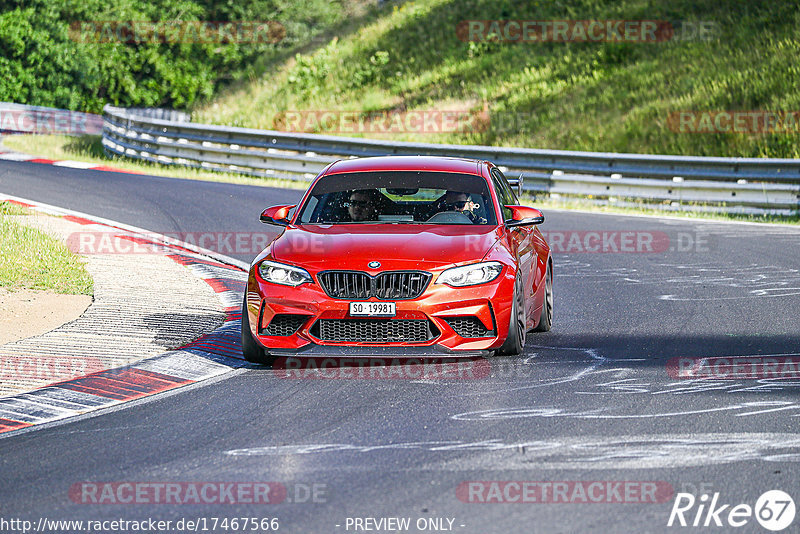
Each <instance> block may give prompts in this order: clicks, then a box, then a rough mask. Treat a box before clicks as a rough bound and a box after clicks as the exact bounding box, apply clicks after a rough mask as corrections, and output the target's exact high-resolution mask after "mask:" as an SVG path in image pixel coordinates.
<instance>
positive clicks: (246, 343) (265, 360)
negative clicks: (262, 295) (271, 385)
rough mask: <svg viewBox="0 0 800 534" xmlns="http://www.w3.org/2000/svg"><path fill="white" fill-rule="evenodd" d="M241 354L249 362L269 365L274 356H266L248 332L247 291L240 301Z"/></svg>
mask: <svg viewBox="0 0 800 534" xmlns="http://www.w3.org/2000/svg"><path fill="white" fill-rule="evenodd" d="M242 354H243V355H244V359H245V360H247V361H248V362H251V363H262V364H265V365H270V364H272V362H273V361H274V360H275V358H272V357H269V356H267V352H266V351H265V350H264V348H263V347H262V346H261V345H259V344H258V343H257V342H256V340H255V339H253V334H252V333H250V316H249V314H248V313H247V293H245V297H244V301H243V302H242Z"/></svg>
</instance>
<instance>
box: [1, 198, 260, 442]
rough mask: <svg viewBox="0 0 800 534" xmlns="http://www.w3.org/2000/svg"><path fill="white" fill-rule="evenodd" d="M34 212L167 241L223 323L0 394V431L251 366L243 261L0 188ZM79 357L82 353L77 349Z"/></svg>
mask: <svg viewBox="0 0 800 534" xmlns="http://www.w3.org/2000/svg"><path fill="white" fill-rule="evenodd" d="M4 200H5V201H8V202H12V203H15V204H18V205H21V206H24V207H27V208H30V209H32V210H35V211H39V212H43V213H47V214H51V215H57V216H61V217H65V218H68V219H69V220H70V221H73V222H77V223H80V224H86V225H97V224H100V225H104V226H107V227H108V228H109V230H115V231H119V232H120V234H124V236H125V237H126V238H129V239H132V240H136V241H137V242H139V243H140V244H148V243H150V244H153V246H157V247H159V248H160V249H162V250H163V249H164V247H167V251H166V256H167V257H169V258H171V259H172V260H174V261H175V262H177V263H179V264H181V265H185V266H186V267H188V268H189V270H191V271H192V273H194V274H195V275H196V276H198V277H199V278H202V279H203V280H204V281H205V282H206V283H208V284H209V285H210V286H211V288H212V289H213V290H214V291H215V292H216V294H217V297H218V298H219V300H220V301H221V303H222V306H223V308H224V310H225V314H226V319H225V321H224V323H223V324H222V326H220V327H219V328H217V329H216V330H214V331H213V332H211V333H209V334H207V335H205V336H203V337H201V338H200V339H197V340H195V341H193V342H191V343H189V344H187V345H185V346H183V347H181V348H179V349H177V350H173V351H169V352H165V353H164V354H161V355H158V356H155V357H151V358H148V359H145V360H141V361H139V362H136V363H133V364H131V365H127V366H124V367H119V368H116V369H108V370H104V371H99V372H96V373H91V374H89V375H86V376H82V377H79V378H75V379H71V380H66V381H63V382H58V383H55V384H51V385H48V386H46V387H43V388H41V389H37V390H34V391H29V392H26V393H19V394H15V395H11V396H7V397H2V398H0V434H3V433H7V432H11V431H14V430H19V429H24V428H29V427H32V426H35V425H40V424H44V423H51V422H53V421H59V420H63V419H67V418H70V417H74V416H77V415H81V414H86V413H88V412H92V411H95V410H99V409H102V408H108V407H111V406H115V405H119V404H123V403H125V402H130V401H133V400H136V399H141V398H143V397H148V396H151V395H155V394H157V393H161V392H164V391H169V390H173V389H176V388H180V387H183V386H187V385H190V384H195V383H197V382H201V381H204V380H208V379H211V378H214V377H219V376H221V375H224V374H226V373H229V372H232V371H234V370H236V369H238V368H242V367H246V366H249V364H247V363H246V362H245V361H244V360H243V358H242V353H241V348H240V341H239V333H240V328H241V326H240V325H241V308H240V305H241V296H242V294H243V291H244V288H245V284H246V283H247V269H248V267H249V266H248V265H247V264H245V263H244V262H240V261H238V260H235V259H233V258H228V257H226V256H222V255H220V254H217V253H214V252H211V251H205V250H203V249H200V248H198V247H195V246H194V245H191V244H188V243H182V242H180V241H176V240H174V239H170V238H167V237H163V239H161V238H160V237H159V236H158V235H157V234H153V233H152V232H149V231H146V230H143V229H141V228H136V227H133V226H129V225H124V224H120V223H117V222H114V221H109V220H107V219H102V218H99V217H95V216H92V215H88V214H85V213H80V212H76V211H73V210H67V209H63V208H59V207H56V206H51V205H48V204H42V203H39V202H35V201H31V200H26V199H22V198H18V197H12V196H9V195H3V194H0V201H4ZM75 356H76V357H80V356H81V355H80V354H76V355H75Z"/></svg>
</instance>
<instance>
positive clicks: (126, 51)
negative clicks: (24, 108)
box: [0, 0, 341, 112]
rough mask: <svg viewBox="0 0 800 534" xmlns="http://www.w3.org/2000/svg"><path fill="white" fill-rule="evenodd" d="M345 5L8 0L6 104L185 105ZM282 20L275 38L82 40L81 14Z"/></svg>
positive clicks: (0, 9)
mask: <svg viewBox="0 0 800 534" xmlns="http://www.w3.org/2000/svg"><path fill="white" fill-rule="evenodd" d="M340 13H341V12H340V9H339V7H338V5H337V3H336V2H329V1H327V0H250V1H238V0H227V1H224V0H223V1H219V0H138V1H137V0H55V1H54V0H0V101H11V102H17V103H21V104H31V105H40V106H52V107H57V108H63V109H72V110H81V111H90V112H99V111H100V110H101V109H102V107H103V105H104V104H106V103H111V104H114V105H119V106H161V107H171V108H176V109H187V108H189V107H190V106H192V105H193V104H195V103H196V102H197V101H199V100H202V99H208V98H210V97H211V96H212V95H213V94H214V93H215V91H216V90H217V89H218V88H219V86H220V85H221V84H223V83H226V82H231V81H234V80H237V79H246V78H247V77H254V76H257V75H258V74H259V65H260V61H264V60H265V59H268V58H270V57H273V56H275V55H276V54H279V53H280V51H281V50H282V49H285V48H291V47H292V46H294V45H296V44H297V43H298V42H304V41H307V40H308V39H309V37H310V36H311V35H312V34H313V33H314V32H315V29H316V28H318V27H319V26H320V25H321V23H322V21H325V23H329V22H331V21H335V20H337V19H338V18H339V17H340V16H341V15H340ZM176 20H181V21H270V20H272V21H278V22H281V23H282V24H283V26H284V28H285V29H286V38H285V39H283V40H282V41H281V42H280V43H278V44H277V45H273V44H269V43H224V44H220V43H153V42H149V43H139V44H127V43H121V42H120V43H81V42H76V41H75V40H71V39H70V34H69V27H70V23H71V22H81V21H176Z"/></svg>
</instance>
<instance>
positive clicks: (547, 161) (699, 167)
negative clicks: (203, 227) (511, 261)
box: [103, 106, 800, 215]
mask: <svg viewBox="0 0 800 534" xmlns="http://www.w3.org/2000/svg"><path fill="white" fill-rule="evenodd" d="M103 111H104V117H103V146H104V148H105V150H106V151H107V152H108V153H111V154H116V155H121V156H127V157H131V158H136V159H141V160H146V161H151V162H157V163H163V164H168V165H185V166H189V167H196V168H201V169H207V170H211V171H224V172H234V173H244V174H250V175H255V176H264V177H274V178H289V179H293V180H310V179H312V178H313V177H314V176H316V175H317V174H318V173H319V171H321V170H322V168H323V167H324V166H325V165H327V164H328V163H330V162H331V161H333V160H335V159H340V158H348V157H363V156H380V155H419V154H426V155H442V156H454V157H465V158H473V159H488V160H490V161H493V162H494V163H496V164H497V165H500V166H503V167H505V168H506V169H508V172H507V174H508V175H509V177H516V176H517V175H518V174H519V173H521V172H523V173H524V174H525V180H524V189H525V190H526V191H527V192H529V193H532V194H534V195H536V194H545V195H550V196H551V197H556V196H565V197H583V198H591V199H592V200H593V201H598V202H618V203H626V202H628V203H630V202H639V203H641V202H645V203H649V204H660V205H662V206H663V207H665V208H666V209H690V210H700V211H727V212H750V213H776V214H785V215H788V214H796V213H798V212H799V211H800V160H794V159H766V158H764V159H762V158H714V157H690V156H654V155H644V154H615V153H602V152H571V151H565V150H540V149H530V148H509V147H492V146H475V145H440V144H425V143H405V142H392V141H383V140H373V139H354V138H347V137H338V136H328V135H316V134H301V133H289V132H278V131H271V130H255V129H250V128H235V127H228V126H216V125H209V124H196V123H192V122H189V117H188V116H185V115H184V116H173V120H164V119H161V118H154V117H152V116H150V117H147V116H144V115H143V114H141V113H140V112H137V111H136V110H126V109H122V108H116V107H113V106H106V107H105V108H104V110H103ZM687 203H688V204H687Z"/></svg>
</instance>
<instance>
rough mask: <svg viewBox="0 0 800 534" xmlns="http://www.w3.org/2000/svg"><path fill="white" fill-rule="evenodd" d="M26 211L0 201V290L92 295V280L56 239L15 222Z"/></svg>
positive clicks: (82, 266) (81, 264)
mask: <svg viewBox="0 0 800 534" xmlns="http://www.w3.org/2000/svg"><path fill="white" fill-rule="evenodd" d="M19 215H30V212H29V211H28V210H25V209H23V208H20V207H19V206H16V205H14V204H10V203H8V202H0V287H5V288H7V289H10V290H15V289H39V290H50V291H55V292H56V293H67V294H74V295H92V294H93V290H94V286H93V282H92V277H91V276H89V273H88V272H87V271H86V267H85V265H84V264H83V262H82V261H81V259H80V258H79V257H78V256H77V255H75V254H73V253H72V252H71V251H70V250H69V249H68V248H67V246H66V245H65V244H64V243H62V242H61V241H60V240H58V239H56V238H54V237H51V236H50V235H48V234H46V233H44V232H42V231H40V230H36V229H34V228H30V227H28V226H25V225H23V224H21V223H20V222H19V221H18V220H16V218H17V216H19Z"/></svg>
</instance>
